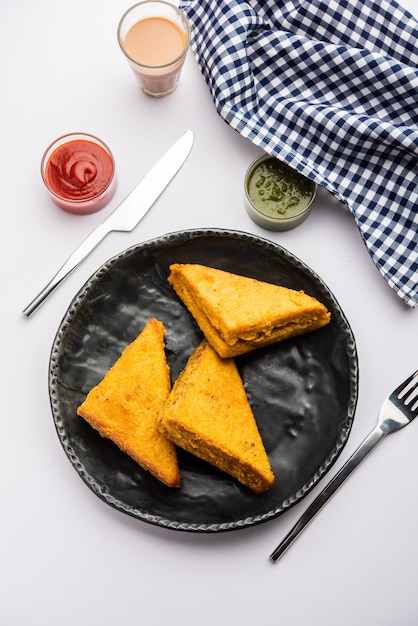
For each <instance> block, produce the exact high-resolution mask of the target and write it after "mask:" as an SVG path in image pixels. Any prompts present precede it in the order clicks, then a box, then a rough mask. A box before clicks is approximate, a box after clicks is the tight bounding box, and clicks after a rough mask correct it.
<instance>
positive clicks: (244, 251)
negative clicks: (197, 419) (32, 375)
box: [49, 230, 358, 532]
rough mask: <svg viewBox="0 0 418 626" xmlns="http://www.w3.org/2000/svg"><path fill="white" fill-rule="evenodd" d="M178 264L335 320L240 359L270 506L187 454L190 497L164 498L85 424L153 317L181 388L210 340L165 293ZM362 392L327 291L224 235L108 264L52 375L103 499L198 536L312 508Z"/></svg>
mask: <svg viewBox="0 0 418 626" xmlns="http://www.w3.org/2000/svg"><path fill="white" fill-rule="evenodd" d="M174 262H179V263H202V264H205V265H210V266H212V267H217V268H219V269H225V270H228V271H231V272H235V273H237V274H244V275H247V276H251V277H253V278H257V279H260V280H265V281H268V282H273V283H278V284H281V285H284V286H287V287H291V288H293V289H303V290H305V291H306V292H307V293H309V294H310V295H313V296H315V297H317V298H318V299H319V300H321V301H322V302H324V304H325V305H326V306H327V307H328V309H329V310H330V311H331V315H332V318H331V320H332V321H331V322H330V324H329V325H328V326H326V327H325V328H322V329H320V330H319V331H316V332H313V333H311V334H307V335H303V336H300V337H297V338H295V339H289V340H287V341H285V342H282V343H279V344H276V345H275V346H272V347H269V348H265V349H261V350H258V351H255V352H253V353H250V354H248V355H244V356H241V357H238V358H237V359H236V362H237V365H238V368H239V371H240V373H241V375H242V378H243V380H244V384H245V388H246V391H247V395H248V398H249V401H250V403H251V405H252V408H253V412H254V415H255V417H256V419H257V423H258V427H259V430H260V433H261V436H262V437H263V440H264V444H265V447H266V450H267V453H268V455H269V458H270V462H271V465H272V468H273V471H274V473H275V475H276V481H275V484H274V485H273V486H272V487H271V488H270V489H269V490H268V491H267V492H266V493H264V494H262V495H255V494H253V493H252V492H251V491H250V490H248V489H247V488H245V487H242V486H240V485H239V484H238V483H237V482H236V481H235V480H233V479H231V478H229V477H228V476H227V475H226V474H223V473H221V472H219V471H217V470H216V469H215V468H213V467H211V466H210V465H208V464H206V463H204V462H203V461H200V460H199V459H197V458H195V457H193V456H191V455H189V454H187V453H185V452H182V451H179V462H180V469H181V473H182V481H183V482H182V487H181V488H180V489H170V488H169V487H165V486H164V485H162V484H160V483H159V482H158V481H157V480H156V479H155V478H153V477H152V476H151V475H150V474H149V473H147V472H145V471H143V470H142V469H141V468H140V467H139V466H138V465H137V464H136V463H135V462H134V461H133V460H131V459H130V458H129V457H128V456H127V455H125V454H124V453H122V452H121V451H120V450H119V449H118V448H117V447H116V446H115V445H114V444H113V443H112V442H110V441H109V440H107V439H104V438H102V437H100V435H99V434H98V433H97V432H96V431H95V430H93V429H92V428H91V427H90V426H89V425H88V424H87V423H86V422H85V421H84V420H83V419H82V418H80V417H78V416H77V415H76V409H77V406H78V405H79V404H80V403H81V402H82V400H83V399H84V397H85V395H86V393H87V392H88V391H89V390H90V388H91V387H93V386H94V385H96V384H97V383H98V382H99V380H100V379H101V378H102V377H103V375H104V374H105V372H106V371H107V370H108V369H109V367H110V366H111V365H112V364H113V363H114V361H115V360H116V359H117V358H118V356H119V354H120V353H121V352H122V350H123V348H124V347H125V346H126V345H127V344H128V343H130V342H131V341H132V340H133V339H134V338H135V337H136V336H137V334H138V333H139V332H140V331H141V330H142V328H143V327H144V325H145V323H146V322H147V321H148V319H149V318H150V317H157V318H158V319H160V320H161V321H162V322H163V324H164V325H165V327H166V331H167V333H166V353H167V359H168V363H169V365H170V368H171V375H172V379H173V380H175V378H176V377H177V376H178V374H179V373H180V371H181V370H182V368H183V367H184V365H185V363H186V361H187V358H188V357H189V355H190V354H191V353H192V352H193V350H194V348H195V347H196V346H197V344H198V343H199V342H200V340H201V333H200V331H199V329H198V328H197V326H196V324H195V322H194V320H193V318H192V317H191V316H190V314H189V313H188V311H187V310H186V309H185V307H184V306H183V304H182V303H181V302H180V301H179V299H178V298H177V296H176V295H175V293H174V291H173V290H172V289H171V287H170V286H169V285H168V283H167V276H168V274H169V265H170V264H171V263H174ZM357 388H358V366H357V352H356V346H355V340H354V337H353V334H352V331H351V329H350V326H349V324H348V322H347V320H346V318H345V316H344V314H343V312H342V311H341V308H340V306H339V305H338V303H337V302H336V300H335V298H334V296H333V294H332V293H331V292H330V290H329V289H328V287H327V286H326V285H325V284H324V283H323V281H322V280H321V279H320V278H319V277H318V276H317V275H316V274H315V273H314V272H313V271H312V270H310V269H309V268H308V267H307V266H306V265H305V264H304V263H302V262H301V261H300V260H299V259H297V258H296V257H294V256H293V255H292V254H290V253H289V252H288V251H287V250H285V249H283V248H281V247H280V246H278V245H276V244H273V243H271V242H269V241H267V240H264V239H260V238H258V237H254V236H252V235H247V234H244V233H240V232H235V231H223V230H222V231H219V230H199V231H186V232H182V233H173V234H169V235H166V236H164V237H162V238H159V239H155V240H152V241H148V242H146V243H143V244H139V245H137V246H134V247H132V248H129V249H128V250H126V251H124V252H123V253H121V254H120V255H118V256H116V257H114V258H113V259H110V260H109V261H108V262H107V263H106V264H105V265H103V266H102V267H101V268H100V269H99V270H98V271H97V272H96V273H95V274H94V275H93V276H92V277H91V278H90V280H89V281H88V282H87V283H86V284H85V286H84V287H83V288H82V289H81V291H80V292H79V293H78V294H77V296H76V297H75V298H74V300H73V302H72V303H71V305H70V307H69V309H68V311H67V313H66V315H65V316H64V319H63V321H62V323H61V325H60V327H59V329H58V332H57V335H56V337H55V340H54V343H53V347H52V352H51V359H50V371H49V389H50V399H51V407H52V413H53V418H54V422H55V426H56V429H57V433H58V436H59V439H60V441H61V444H62V446H63V448H64V450H65V452H66V454H67V456H68V458H69V460H70V461H71V463H72V464H73V466H74V468H75V469H76V471H77V472H78V473H79V475H80V476H81V478H82V479H83V480H84V481H85V483H86V484H87V485H88V486H89V487H90V488H91V489H92V490H93V491H94V493H96V495H97V496H99V497H100V498H101V499H102V500H104V501H105V502H107V503H108V504H109V505H111V506H113V507H115V508H116V509H118V510H120V511H123V512H125V513H127V514H129V515H132V516H134V517H136V518H138V519H141V520H143V521H145V522H149V523H152V524H156V525H158V526H163V527H167V528H172V529H176V530H186V531H194V532H215V531H224V530H232V529H236V528H241V527H245V526H250V525H253V524H258V523H260V522H264V521H267V520H269V519H271V518H273V517H276V516H277V515H279V514H280V513H282V512H283V511H285V510H286V509H287V508H289V507H290V506H292V505H293V504H295V503H296V502H298V501H299V500H300V499H301V498H303V497H304V496H305V495H306V494H307V493H308V492H309V491H310V490H311V489H312V487H313V486H314V485H315V484H316V483H317V482H318V481H319V479H320V478H321V477H322V476H323V475H324V474H325V473H326V472H327V471H328V469H329V468H330V467H331V465H332V464H333V463H334V461H335V460H336V458H337V457H338V455H339V454H340V452H341V450H342V448H343V446H344V445H345V443H346V441H347V438H348V435H349V433H350V429H351V426H352V421H353V418H354V412H355V407H356V403H357Z"/></svg>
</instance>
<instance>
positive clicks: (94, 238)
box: [23, 220, 110, 317]
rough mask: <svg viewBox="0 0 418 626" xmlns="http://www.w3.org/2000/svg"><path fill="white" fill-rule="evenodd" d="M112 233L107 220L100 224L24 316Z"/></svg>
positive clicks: (38, 304)
mask: <svg viewBox="0 0 418 626" xmlns="http://www.w3.org/2000/svg"><path fill="white" fill-rule="evenodd" d="M109 232H110V229H109V225H108V224H107V223H106V220H105V221H104V222H102V223H101V224H99V226H98V227H97V228H96V229H95V230H94V231H93V232H92V233H90V235H89V236H88V237H87V238H86V239H85V240H84V241H83V242H82V243H81V244H80V245H79V246H78V248H77V249H76V250H74V252H73V253H72V255H71V256H70V257H69V258H68V259H67V261H66V262H65V263H64V265H63V266H62V267H61V269H59V270H58V272H57V273H56V274H55V276H54V277H53V278H52V279H51V280H50V281H49V283H48V284H47V285H46V287H44V289H42V291H41V292H40V293H39V294H38V295H37V296H36V297H35V298H34V299H33V300H32V302H31V303H30V304H28V306H27V307H26V308H25V309H23V313H24V315H26V317H30V316H31V315H32V313H35V311H36V310H37V309H38V308H39V307H40V305H41V304H42V303H43V302H44V300H46V298H47V297H48V296H49V295H50V294H51V293H52V292H53V291H54V289H56V288H57V287H58V285H59V284H60V283H62V281H63V280H64V278H67V276H68V275H69V274H70V273H71V272H72V271H73V270H74V269H75V268H76V267H77V265H79V263H81V261H82V260H83V259H85V258H86V256H88V255H89V254H90V252H91V251H92V250H93V249H94V248H95V247H96V246H97V244H99V243H100V242H101V241H102V239H103V238H104V237H105V236H106V235H107V234H108V233H109Z"/></svg>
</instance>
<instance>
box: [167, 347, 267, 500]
mask: <svg viewBox="0 0 418 626" xmlns="http://www.w3.org/2000/svg"><path fill="white" fill-rule="evenodd" d="M160 428H161V431H162V432H163V433H164V434H165V435H166V436H167V437H168V438H169V439H171V441H173V443H175V444H176V445H178V446H180V447H181V448H183V449H184V450H187V451H188V452H190V453H192V454H194V455H195V456H197V457H199V458H201V459H203V460H204V461H207V462H208V463H211V464H212V465H214V466H216V467H217V468H218V469H220V470H222V471H224V472H226V473H227V474H229V475H231V476H233V477H234V478H236V479H237V480H238V481H240V482H241V483H242V484H243V485H246V486H247V487H249V488H250V489H252V490H253V491H254V492H255V493H262V492H264V491H266V490H267V489H268V488H269V487H270V486H271V485H272V484H273V482H274V479H275V477H274V474H273V472H272V469H271V466H270V461H269V458H268V456H267V453H266V450H265V448H264V444H263V441H262V438H261V435H260V432H259V430H258V427H257V423H256V420H255V417H254V414H253V412H252V409H251V406H250V404H249V402H248V399H247V395H246V393H245V389H244V385H243V382H242V379H241V377H240V374H239V372H238V369H237V367H236V364H235V361H234V359H232V358H230V359H222V358H221V357H220V356H219V355H218V354H217V353H216V352H215V350H213V348H212V347H211V346H210V344H209V343H208V342H207V341H206V340H205V339H203V341H202V342H201V343H200V344H199V346H198V347H197V348H196V350H195V352H194V353H193V354H192V355H191V357H190V358H189V360H188V362H187V364H186V366H185V368H184V370H183V371H182V373H181V374H180V376H179V377H178V378H177V380H176V382H175V383H174V385H173V388H172V390H171V393H170V395H169V397H168V400H167V402H166V404H165V406H164V410H163V411H162V413H161V416H160Z"/></svg>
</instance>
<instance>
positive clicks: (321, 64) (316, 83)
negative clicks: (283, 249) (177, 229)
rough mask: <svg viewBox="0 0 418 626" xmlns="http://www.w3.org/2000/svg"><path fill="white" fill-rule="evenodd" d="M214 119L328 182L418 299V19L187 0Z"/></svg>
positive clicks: (382, 2)
mask: <svg viewBox="0 0 418 626" xmlns="http://www.w3.org/2000/svg"><path fill="white" fill-rule="evenodd" d="M180 8H181V9H182V10H183V11H184V12H185V13H186V15H187V16H188V18H189V20H190V24H191V28H192V50H193V53H194V54H195V57H196V59H197V62H198V64H199V66H200V69H201V72H202V74H203V76H204V78H205V80H206V83H207V85H208V87H209V89H210V91H211V94H212V97H213V100H214V104H215V106H216V109H217V111H218V113H219V114H220V116H221V117H222V118H224V119H225V121H226V122H227V123H228V124H230V125H231V126H232V127H233V128H234V129H236V130H237V131H238V132H239V133H241V134H242V135H243V136H245V137H247V138H248V139H250V140H251V141H252V142H254V144H256V145H258V146H260V147H261V148H263V149H264V150H265V151H266V152H267V153H269V154H272V155H275V156H277V157H278V158H280V159H281V160H283V161H285V162H286V163H288V164H289V165H290V166H292V167H294V168H295V169H297V170H298V171H300V172H301V173H302V174H304V175H305V176H307V177H309V178H311V179H313V180H315V181H316V182H317V183H318V184H319V185H322V186H324V187H325V188H326V189H328V190H329V191H330V192H331V193H332V194H333V195H335V196H336V197H337V198H338V199H339V200H341V201H342V202H343V203H344V204H345V205H346V206H347V207H348V208H349V209H350V211H351V213H352V215H353V216H354V218H355V220H356V223H357V225H358V228H359V230H360V233H361V235H362V237H363V240H364V242H365V244H366V246H367V249H368V250H369V253H370V255H371V257H372V259H373V261H374V263H375V264H376V266H377V268H378V269H379V271H380V272H381V274H382V275H383V277H384V278H385V279H386V280H387V282H388V284H389V285H390V286H391V287H392V288H393V289H394V290H395V292H396V293H397V294H398V295H399V296H400V297H401V298H402V299H403V300H404V301H405V302H406V303H407V304H408V305H409V306H412V307H414V306H416V305H417V304H418V208H417V207H418V204H417V201H418V175H417V174H418V169H417V165H418V163H417V156H418V43H417V42H418V22H417V21H416V20H415V19H414V18H413V17H412V16H411V15H410V14H409V13H407V12H406V11H405V10H404V9H403V8H402V7H400V6H399V5H398V4H396V2H395V1H394V0H325V1H323V0H300V1H299V2H298V1H297V0H259V1H257V0H247V1H246V2H244V1H240V0H189V1H186V0H183V1H181V2H180Z"/></svg>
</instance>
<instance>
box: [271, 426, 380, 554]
mask: <svg viewBox="0 0 418 626" xmlns="http://www.w3.org/2000/svg"><path fill="white" fill-rule="evenodd" d="M386 434H387V431H383V430H382V429H381V428H380V426H376V428H374V429H373V430H372V431H371V432H370V433H369V434H368V435H367V437H366V438H365V439H364V441H363V442H362V443H361V444H360V445H359V447H358V448H357V450H356V451H355V452H354V453H353V454H352V455H351V457H350V458H349V459H348V461H347V462H346V463H345V464H344V465H343V466H342V467H341V469H340V470H339V471H338V472H337V474H335V476H334V477H333V478H332V479H331V480H330V481H329V483H328V484H327V486H326V487H325V488H324V489H323V490H322V491H321V493H320V494H319V495H318V496H317V497H316V498H315V500H313V502H312V503H311V504H310V505H309V507H308V508H307V509H306V511H305V512H304V513H303V515H302V516H301V517H300V519H299V520H298V522H296V524H295V525H294V526H293V528H292V529H291V530H290V532H289V533H288V534H287V535H286V537H285V538H284V539H283V541H282V542H281V543H280V544H279V545H278V546H277V548H276V549H275V550H274V552H272V554H271V555H270V559H271V560H272V561H274V562H276V561H277V560H278V559H279V558H280V557H281V556H282V554H283V553H284V552H285V550H287V548H289V546H290V545H291V544H292V543H293V542H294V540H295V539H296V538H297V537H298V536H299V535H300V533H301V532H302V531H303V530H304V529H305V528H306V526H307V525H308V524H309V522H311V521H312V519H313V518H314V517H315V515H316V514H317V513H319V511H320V510H321V509H322V507H323V506H324V504H325V503H326V502H327V501H328V500H329V499H330V498H331V496H333V495H334V493H335V492H336V491H337V489H338V487H340V486H341V485H342V483H343V482H344V481H345V479H346V478H348V476H350V474H351V473H352V472H353V471H354V470H355V469H356V467H357V466H358V465H359V463H360V462H361V461H362V460H363V459H364V458H365V457H366V455H367V454H369V452H370V451H371V450H373V448H374V447H375V446H376V445H377V444H378V443H379V441H381V440H382V438H383V437H384V436H385V435H386Z"/></svg>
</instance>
